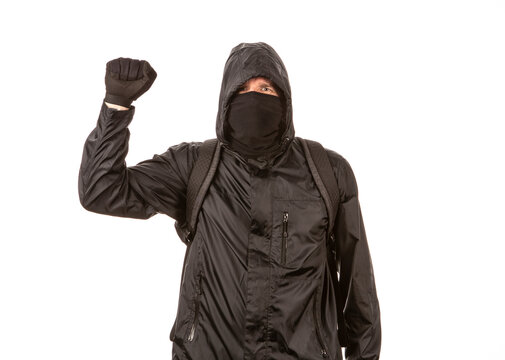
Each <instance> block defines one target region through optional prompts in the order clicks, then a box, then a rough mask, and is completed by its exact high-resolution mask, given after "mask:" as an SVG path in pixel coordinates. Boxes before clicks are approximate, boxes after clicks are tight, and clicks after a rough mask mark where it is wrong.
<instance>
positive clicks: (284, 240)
mask: <svg viewBox="0 0 505 360" xmlns="http://www.w3.org/2000/svg"><path fill="white" fill-rule="evenodd" d="M288 217H289V213H288V212H287V211H284V213H283V214H282V239H281V240H282V241H281V242H282V243H281V263H282V265H285V264H286V251H287V250H288V242H287V237H288Z"/></svg>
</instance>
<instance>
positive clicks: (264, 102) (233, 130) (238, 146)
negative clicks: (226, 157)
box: [227, 91, 283, 157]
mask: <svg viewBox="0 0 505 360" xmlns="http://www.w3.org/2000/svg"><path fill="white" fill-rule="evenodd" d="M227 130H228V131H227V139H228V141H229V144H230V147H231V148H232V149H234V150H236V151H238V152H239V153H241V154H244V155H246V156H248V157H255V156H259V155H265V154H267V153H269V152H271V151H272V150H275V149H276V148H278V147H279V145H280V138H281V135H282V130H283V106H282V101H281V99H280V98H279V97H277V96H273V95H267V94H263V93H259V92H256V91H249V92H246V93H242V94H237V95H235V97H234V98H233V99H232V101H231V102H230V110H229V113H228V129H227Z"/></svg>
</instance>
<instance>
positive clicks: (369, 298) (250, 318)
mask: <svg viewBox="0 0 505 360" xmlns="http://www.w3.org/2000/svg"><path fill="white" fill-rule="evenodd" d="M255 76H264V77H267V78H269V79H271V80H272V81H274V82H275V83H276V84H277V86H279V88H280V89H281V90H282V91H283V93H284V96H285V98H286V118H285V121H286V131H285V133H284V135H283V139H284V141H283V142H282V143H281V144H279V150H278V153H277V155H276V156H275V157H273V158H272V159H265V160H264V161H261V160H259V161H251V160H249V161H247V160H246V159H244V158H243V157H242V156H241V155H240V154H238V153H237V152H235V151H233V150H231V149H230V148H229V147H228V146H227V144H226V142H225V141H224V139H223V137H222V136H223V127H224V124H225V121H226V113H227V111H228V102H229V99H230V98H231V96H232V95H233V93H234V92H235V91H236V89H238V87H239V86H240V85H241V84H243V83H244V82H245V81H247V80H248V79H249V78H251V77H255ZM134 112H135V107H134V106H132V107H131V108H130V109H129V110H128V111H116V110H114V109H109V108H107V107H106V105H105V104H103V103H102V109H101V111H100V115H99V118H98V122H97V126H96V128H95V129H94V130H93V131H92V133H91V134H90V135H89V136H88V138H87V140H86V143H85V146H84V152H83V159H82V163H81V168H80V171H79V196H80V200H81V204H82V205H83V206H84V207H85V208H86V209H87V210H89V211H93V212H97V213H102V214H107V215H113V216H123V217H131V218H139V219H148V218H150V217H151V216H153V215H155V214H157V213H163V214H166V215H168V216H170V217H172V218H173V219H176V220H178V221H181V222H183V221H184V217H185V201H186V196H185V194H186V190H187V182H188V179H189V174H190V171H191V168H192V166H193V164H194V162H195V159H196V157H197V155H198V149H199V146H200V145H201V144H202V142H182V143H180V144H178V145H174V146H171V147H170V148H169V149H168V150H167V151H166V152H164V153H163V154H160V155H154V157H153V158H152V159H149V160H144V161H142V162H140V163H138V164H137V165H135V166H130V167H126V164H125V162H124V159H125V157H126V154H127V151H128V138H129V130H128V128H127V127H128V125H129V124H130V122H131V120H132V118H133V115H134ZM216 133H217V137H218V139H219V140H220V141H221V142H222V144H223V149H222V150H223V151H222V152H221V159H220V162H219V164H218V167H217V169H216V173H215V175H214V178H213V181H212V183H211V185H210V187H209V189H208V192H207V194H206V197H205V199H204V201H203V204H202V208H201V211H200V213H199V216H198V223H197V229H196V233H195V236H194V238H193V241H192V242H191V243H190V244H189V245H188V246H187V248H186V254H185V258H184V266H183V269H182V274H181V283H180V289H179V303H178V307H177V314H176V319H175V321H174V324H173V326H172V328H171V333H170V339H171V340H172V341H173V350H172V354H173V357H172V358H173V359H206V360H213V359H216V360H217V359H220V360H226V359H244V360H249V359H276V360H277V359H279V360H280V359H283V360H287V359H304V360H312V359H325V358H327V359H342V351H341V347H340V344H339V342H338V337H337V318H336V316H337V315H336V299H335V296H334V289H333V284H332V282H331V277H330V273H329V271H330V270H329V266H328V263H327V251H328V249H327V243H326V239H327V231H328V229H327V227H328V215H327V211H326V208H325V203H324V201H323V199H322V197H321V195H320V193H319V191H318V189H317V187H316V185H315V183H314V181H313V179H312V175H311V173H310V170H309V166H308V164H307V161H306V159H305V155H304V152H303V148H302V144H301V142H300V139H299V138H297V137H295V136H294V127H293V124H292V107H291V90H290V87H289V80H288V76H287V72H286V70H285V68H284V65H283V64H282V61H281V60H280V58H279V57H278V55H277V53H275V51H274V50H273V49H272V48H271V47H270V46H268V45H267V44H265V43H242V44H239V45H238V46H236V47H235V48H233V49H232V52H231V54H230V57H229V58H228V60H227V62H226V65H225V71H224V75H223V83H222V87H221V94H220V101H219V111H218V116H217V120H216ZM326 150H327V153H328V155H329V157H330V162H331V164H332V167H333V170H334V173H335V176H336V177H337V183H338V185H339V198H340V206H339V211H338V213H337V218H336V222H335V224H336V231H335V236H336V242H337V248H338V254H339V269H340V279H341V281H342V284H343V286H344V292H345V298H346V305H345V309H344V311H345V318H346V320H347V327H348V332H349V336H350V345H349V346H348V347H347V348H346V352H345V356H346V358H347V359H378V358H379V352H380V342H381V329H380V310H379V303H378V300H377V295H376V289H375V282H374V274H373V268H372V262H371V258H370V253H369V250H368V244H367V239H366V234H365V229H364V225H363V219H362V216H361V210H360V206H359V200H358V189H357V184H356V179H355V177H354V174H353V172H352V169H351V167H350V165H349V163H348V162H347V161H346V160H345V159H344V158H343V157H342V156H341V155H339V154H338V153H336V152H334V151H332V150H329V149H326ZM285 214H287V216H286V215H285Z"/></svg>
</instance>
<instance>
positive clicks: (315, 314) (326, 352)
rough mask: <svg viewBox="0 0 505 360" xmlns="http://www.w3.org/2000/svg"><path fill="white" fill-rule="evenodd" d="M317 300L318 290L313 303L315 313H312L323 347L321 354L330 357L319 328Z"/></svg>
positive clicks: (320, 344)
mask: <svg viewBox="0 0 505 360" xmlns="http://www.w3.org/2000/svg"><path fill="white" fill-rule="evenodd" d="M316 300H317V290H316V292H315V293H314V299H313V301H312V303H313V313H312V315H313V316H314V328H315V329H316V336H317V340H318V342H319V346H320V347H321V350H320V354H321V356H322V357H323V358H327V357H328V351H327V350H326V346H325V345H324V341H323V338H322V336H321V332H320V329H319V323H318V321H317V319H318V316H317V301H316Z"/></svg>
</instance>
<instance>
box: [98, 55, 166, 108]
mask: <svg viewBox="0 0 505 360" xmlns="http://www.w3.org/2000/svg"><path fill="white" fill-rule="evenodd" d="M156 76H158V75H157V74H156V71H154V69H153V68H152V67H151V65H149V63H148V62H147V61H146V60H135V59H130V58H123V57H120V58H117V59H114V60H111V61H109V62H108V63H107V66H106V70H105V89H106V92H105V99H104V100H105V101H106V102H108V103H111V104H116V105H121V106H126V107H129V106H130V105H131V103H132V102H133V101H134V100H137V99H138V98H139V97H140V96H141V95H142V94H143V93H145V92H146V91H147V90H149V88H150V87H151V85H152V84H153V82H154V80H155V79H156Z"/></svg>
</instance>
